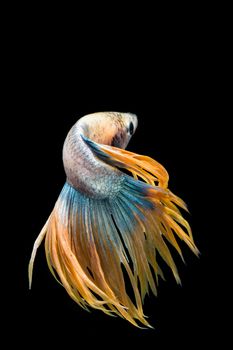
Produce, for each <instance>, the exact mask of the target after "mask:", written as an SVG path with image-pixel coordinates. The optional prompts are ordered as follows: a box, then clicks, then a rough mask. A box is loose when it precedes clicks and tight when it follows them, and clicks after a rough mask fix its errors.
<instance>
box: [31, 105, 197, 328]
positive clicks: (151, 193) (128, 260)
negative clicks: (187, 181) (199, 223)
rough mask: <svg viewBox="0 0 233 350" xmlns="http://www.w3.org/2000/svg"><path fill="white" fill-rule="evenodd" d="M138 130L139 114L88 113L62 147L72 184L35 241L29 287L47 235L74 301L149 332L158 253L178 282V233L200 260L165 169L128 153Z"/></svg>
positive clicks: (57, 271) (51, 261)
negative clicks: (146, 309) (146, 304)
mask: <svg viewBox="0 0 233 350" xmlns="http://www.w3.org/2000/svg"><path fill="white" fill-rule="evenodd" d="M137 125H138V120H137V116H136V115H134V114H131V113H117V112H103V113H94V114H90V115H87V116H84V117H83V118H81V119H79V120H78V121H77V123H76V124H75V125H74V126H73V127H72V128H71V130H70V131H69V133H68V135H67V137H66V140H65V143H64V147H63V163H64V169H65V173H66V177H67V178H66V183H65V185H64V187H63V189H62V191H61V194H60V195H59V198H58V200H57V202H56V204H55V207H54V209H53V211H52V213H51V215H50V217H49V218H48V220H47V222H46V224H45V226H44V227H43V229H42V230H41V232H40V234H39V236H38V238H37V239H36V241H35V243H34V247H33V251H32V256H31V260H30V262H29V284H30V287H31V282H32V272H33V264H34V260H35V256H36V251H37V249H38V247H39V245H40V244H41V242H42V240H43V239H44V238H45V252H46V258H47V263H48V266H49V269H50V271H51V272H52V274H53V275H54V277H55V278H56V279H57V276H58V278H59V281H60V283H61V284H62V285H63V286H64V288H65V289H66V291H67V293H68V294H69V295H70V297H71V298H72V299H73V300H74V301H75V302H77V303H78V304H79V305H80V306H81V307H83V308H88V307H92V308H95V309H99V310H101V311H104V312H105V313H107V314H109V315H114V314H117V315H119V316H121V317H123V318H125V319H126V320H128V321H129V322H130V323H132V324H133V325H135V326H141V325H144V326H147V327H150V325H149V323H148V321H147V320H146V318H145V316H144V314H143V301H144V297H145V295H146V294H148V292H149V290H152V292H153V293H154V294H155V295H156V294H157V284H158V278H159V276H161V277H162V278H163V273H162V270H161V268H160V266H159V265H158V262H157V254H159V255H160V256H161V257H162V259H163V260H164V261H165V262H166V263H167V264H168V266H169V267H170V268H171V271H172V273H173V275H174V277H175V279H176V281H177V282H178V283H180V278H179V274H178V271H177V268H176V265H175V262H174V260H173V258H172V256H171V253H170V250H169V246H168V245H167V242H169V244H170V245H173V247H175V249H176V250H177V252H178V253H179V255H180V256H181V258H182V259H183V256H182V252H181V249H180V247H179V245H178V243H177V240H176V237H177V236H178V237H179V238H180V239H181V240H183V241H184V242H185V243H186V244H187V245H188V246H189V248H190V249H191V250H192V251H193V252H194V253H195V254H196V255H198V249H197V247H196V245H195V243H194V241H193V237H192V232H191V228H190V226H189V224H188V222H187V221H186V220H185V219H184V218H183V217H182V215H181V212H180V210H179V209H178V207H181V208H183V209H187V208H186V205H185V203H184V202H183V201H182V200H181V199H180V198H179V197H177V196H175V195H174V194H173V193H172V192H171V191H170V190H169V189H168V174H167V172H166V170H165V169H164V167H163V166H162V165H161V164H159V163H158V162H156V161H155V160H153V159H152V158H150V157H147V156H141V155H138V154H135V153H132V152H129V151H126V150H125V148H126V147H127V145H128V143H129V141H130V138H131V136H132V135H133V133H134V132H135V130H136V128H137ZM124 170H127V173H126V172H125V171H124ZM128 173H131V174H132V176H130V175H129V174H128ZM123 269H124V273H126V274H127V275H128V278H129V281H130V283H131V287H132V290H133V293H134V299H135V301H134V302H133V301H132V300H131V298H130V296H129V295H128V291H127V285H126V283H125V276H124V273H123ZM153 275H154V276H155V278H154V276H153Z"/></svg>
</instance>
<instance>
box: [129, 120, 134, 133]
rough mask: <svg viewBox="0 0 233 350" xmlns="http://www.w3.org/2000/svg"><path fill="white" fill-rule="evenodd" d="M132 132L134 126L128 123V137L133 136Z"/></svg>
mask: <svg viewBox="0 0 233 350" xmlns="http://www.w3.org/2000/svg"><path fill="white" fill-rule="evenodd" d="M133 132H134V126H133V123H132V122H130V124H129V133H130V135H133Z"/></svg>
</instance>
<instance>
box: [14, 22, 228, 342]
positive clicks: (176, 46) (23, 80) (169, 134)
mask: <svg viewBox="0 0 233 350" xmlns="http://www.w3.org/2000/svg"><path fill="white" fill-rule="evenodd" d="M200 21H201V22H202V27H201V28H200V26H198V25H197V24H196V22H195V20H193V21H192V22H191V25H188V22H189V21H188V20H187V21H186V22H184V23H183V25H180V24H178V23H176V26H175V27H172V26H171V27H169V29H168V28H166V26H165V25H164V27H160V28H159V31H156V28H157V29H158V27H156V28H155V32H153V31H152V29H151V28H149V29H148V32H146V33H144V34H143V35H142V34H141V32H140V30H138V31H136V29H135V28H137V22H136V21H135V22H134V23H132V24H131V27H130V29H129V33H128V31H127V36H124V33H123V37H124V39H125V40H124V46H121V43H119V40H118V34H117V33H115V35H114V36H111V37H110V38H107V40H106V41H105V42H104V43H102V41H101V38H102V35H101V34H102V33H101V34H100V35H99V36H98V35H96V37H95V38H94V40H93V41H91V42H90V40H89V39H90V37H89V35H88V32H87V33H85V35H84V33H83V35H79V36H78V35H77V38H76V39H74V41H72V40H70V41H69V43H67V40H68V38H67V36H66V37H65V38H64V37H62V36H59V34H60V32H56V34H57V35H54V36H53V35H52V34H51V33H52V31H51V32H50V36H48V37H47V36H46V35H45V34H44V35H43V37H42V39H44V38H45V39H47V40H40V35H41V33H40V31H39V30H38V31H37V30H35V31H34V32H33V34H32V35H31V36H29V34H28V31H27V30H25V31H24V30H23V31H22V32H21V33H22V34H20V35H19V36H18V37H17V35H16V40H15V53H17V59H14V58H13V60H12V68H13V70H14V74H13V78H12V80H10V83H9V82H8V83H9V84H10V85H11V89H12V90H13V94H12V96H14V97H13V101H12V105H13V114H14V116H13V117H12V119H11V120H12V124H13V126H14V128H12V127H11V128H10V133H14V140H16V148H15V154H16V157H15V158H16V159H15V160H14V169H17V176H16V175H14V174H13V179H12V187H13V191H16V190H17V195H16V196H17V213H16V215H17V219H15V221H16V222H14V220H13V219H11V220H12V224H13V225H14V224H16V228H15V229H14V231H13V237H14V238H13V239H14V248H15V250H16V253H15V254H13V255H12V256H11V259H10V262H11V263H12V265H13V271H14V273H13V276H12V279H13V281H14V282H13V284H14V287H13V290H12V292H13V293H12V295H13V296H12V299H11V302H10V304H11V305H13V308H12V317H11V319H10V329H11V330H13V334H14V335H15V337H16V339H17V341H18V342H19V344H23V345H25V346H26V345H30V344H31V341H33V342H35V343H36V344H44V345H53V346H58V345H61V344H66V346H72V348H78V347H80V346H83V345H81V344H84V343H85V342H86V344H88V345H90V346H104V345H107V346H110V344H114V345H115V344H116V345H118V344H119V345H122V344H124V342H125V341H129V342H131V344H138V345H143V346H144V347H149V346H151V345H152V346H153V347H162V346H163V347H166V346H168V345H171V346H180V347H182V348H187V346H188V345H189V344H192V345H197V346H199V345H200V346H201V345H204V344H207V345H208V344H210V342H211V343H212V341H216V340H217V339H219V336H220V329H221V326H222V321H221V320H222V319H221V317H220V316H219V315H220V314H219V311H220V305H221V298H220V295H219V293H218V283H217V279H218V276H219V273H220V272H219V269H220V268H219V266H218V263H217V261H216V254H217V253H216V251H217V227H216V225H215V224H214V225H213V209H212V205H213V201H214V195H213V197H211V194H213V190H212V188H213V187H212V184H213V176H212V175H213V174H212V172H211V169H212V167H213V164H214V156H213V154H214V152H215V147H216V146H215V135H216V126H217V125H216V123H217V122H216V120H217V119H216V117H217V116H218V115H219V111H220V108H221V101H220V99H219V95H218V94H217V93H216V89H217V81H218V78H219V77H218V73H217V72H216V69H215V64H216V61H214V60H213V53H214V52H215V47H214V45H213V37H214V36H211V34H210V33H211V32H210V28H209V26H208V25H206V27H205V20H204V19H200ZM199 24H200V22H199ZM125 25H126V24H125ZM105 29H106V28H104V29H103V33H104V32H105ZM25 33H27V36H26V39H25ZM61 33H62V31H61ZM153 33H154V34H153ZM149 34H150V35H149ZM92 35H93V33H92ZM92 35H90V36H92ZM22 37H23V38H24V40H23V41H20V38H22ZM92 39H93V38H92ZM61 41H62V44H61ZM81 41H82V43H81ZM81 44H82V45H81ZM97 111H120V112H132V113H136V114H137V115H138V119H139V126H138V129H137V131H136V133H135V135H134V136H133V138H132V140H131V142H130V144H129V146H128V149H129V150H131V151H133V152H136V153H139V154H145V155H149V156H151V157H152V158H155V159H156V160H157V161H159V162H160V163H161V164H163V165H164V166H165V168H166V169H167V170H168V172H169V175H170V182H169V187H170V189H171V190H172V191H173V192H174V193H176V194H177V195H178V196H180V197H181V198H182V199H184V200H185V202H186V203H187V204H188V207H189V210H190V213H191V214H190V215H188V214H187V215H186V218H187V219H188V220H189V222H190V224H191V227H192V229H193V234H194V239H195V242H196V244H197V246H198V248H199V250H200V252H201V255H200V258H199V259H198V258H196V257H195V256H193V254H192V253H191V252H190V251H189V250H188V248H187V247H185V246H184V245H182V243H181V246H182V248H183V251H184V258H185V260H186V265H183V264H182V262H181V261H180V260H179V257H178V256H175V261H176V263H177V265H178V268H179V271H180V275H181V280H182V287H180V286H177V285H176V283H175V281H174V280H173V278H172V275H171V273H170V272H169V271H168V270H167V269H166V267H165V266H164V265H163V267H164V270H165V272H166V279H167V281H166V282H163V281H160V285H159V294H158V297H157V298H155V297H154V296H152V295H150V296H149V297H146V300H145V314H146V315H148V316H149V321H150V323H151V324H152V325H153V326H154V327H155V329H154V330H150V329H149V330H140V329H137V328H134V327H133V326H131V325H130V324H129V323H127V322H126V321H124V320H122V319H120V318H110V317H108V316H106V315H104V314H103V313H101V312H98V311H91V313H87V312H86V311H84V310H82V309H81V308H80V307H78V306H77V305H76V304H75V303H74V302H73V301H72V300H71V299H70V298H69V297H68V295H67V294H66V292H65V290H64V289H63V288H62V287H61V286H59V285H58V284H57V282H56V281H55V280H54V278H53V277H52V275H51V274H50V272H49V270H48V268H47V264H46V259H45V255H44V249H43V245H42V246H41V248H40V249H39V251H38V255H37V258H36V261H35V269H34V275H33V286H32V290H31V291H29V290H28V280H27V264H28V261H29V258H30V254H31V249H32V246H33V243H34V240H35V239H36V237H37V235H38V233H39V232H40V230H41V228H42V226H43V225H44V223H45V221H46V219H47V217H48V216H49V214H50V212H51V211H52V209H53V206H54V204H55V201H56V199H57V197H58V195H59V193H60V190H61V188H62V186H63V184H64V182H65V174H64V171H63V165H62V158H61V155H62V153H61V152H62V146H63V142H64V139H65V137H66V134H67V132H68V131H69V129H70V128H71V126H72V125H73V124H74V123H75V122H76V120H77V119H78V118H80V117H81V116H83V115H85V114H88V113H92V112H97ZM16 183H17V184H20V186H15V184H16ZM14 193H15V192H14ZM11 282H12V281H11ZM30 339H32V340H30Z"/></svg>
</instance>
